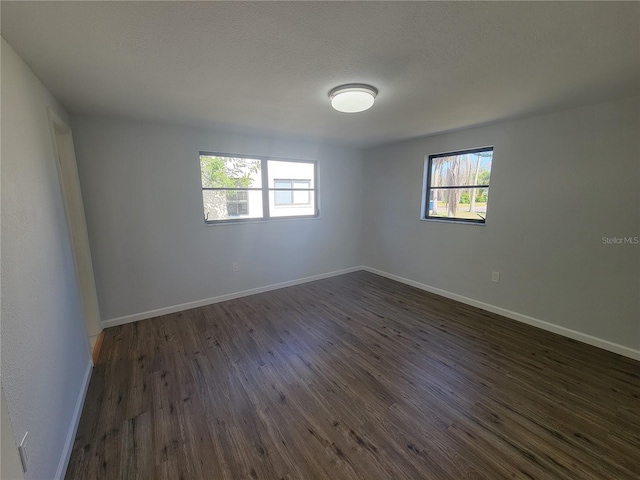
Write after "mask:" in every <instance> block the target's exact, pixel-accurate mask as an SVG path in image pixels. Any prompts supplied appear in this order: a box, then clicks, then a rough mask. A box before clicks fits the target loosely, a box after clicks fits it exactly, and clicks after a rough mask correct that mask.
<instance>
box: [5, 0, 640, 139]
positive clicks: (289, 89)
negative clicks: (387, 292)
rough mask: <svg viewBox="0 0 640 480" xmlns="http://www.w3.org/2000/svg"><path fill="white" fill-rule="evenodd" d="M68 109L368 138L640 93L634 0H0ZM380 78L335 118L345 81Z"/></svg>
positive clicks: (18, 37)
mask: <svg viewBox="0 0 640 480" xmlns="http://www.w3.org/2000/svg"><path fill="white" fill-rule="evenodd" d="M1 13H2V36H3V37H4V38H5V39H6V40H7V41H8V42H9V43H10V44H11V45H12V46H13V48H14V49H15V50H16V51H17V52H18V54H19V55H20V56H21V57H22V58H23V59H24V60H25V62H26V63H27V64H28V65H29V66H30V67H31V68H32V69H33V71H34V72H35V73H36V75H38V77H39V78H40V79H41V80H42V82H43V83H44V84H45V85H46V86H47V87H48V88H49V90H50V91H51V92H52V93H53V94H54V95H55V96H56V97H57V98H58V99H60V101H61V102H62V103H63V104H64V105H65V106H66V107H67V109H68V110H69V111H70V112H73V113H81V114H93V115H106V116H117V117H126V118H132V119H140V120H150V121H155V122H163V123H173V124H184V125H193V126H200V127H205V128H216V129H222V130H227V131H244V132H250V133H269V134H277V135H282V134H285V135H293V136H300V137H316V138H323V139H326V140H329V141H331V142H333V143H338V144H343V145H352V146H355V147H368V146H374V145H379V144H383V143H387V142H392V141H396V140H401V139H406V138H410V137H416V136H421V135H426V134H430V133H435V132H441V131H446V130H451V129H456V128H462V127H466V126H470V125H475V124H480V123H486V122H491V121H495V120H499V119H504V118H513V117H519V116H524V115H530V114H534V113H542V112H548V111H552V110H557V109H561V108H567V107H572V106H578V105H584V104H588V103H596V102H600V101H606V100H610V99H614V98H620V97H624V96H631V95H638V94H639V93H640V3H635V2H628V3H618V2H602V3H601V2H584V3H583V2H526V3H522V2H513V3H512V2H486V3H485V2H471V3H467V2H373V3H369V2H256V3H253V2H187V3H182V2H87V1H84V2H10V1H3V2H2V11H1ZM352 82H357V83H370V84H372V85H374V86H375V87H377V88H378V90H379V92H380V93H379V95H378V98H377V100H376V104H375V105H374V107H373V108H372V109H371V110H369V111H367V112H364V113H360V114H340V113H337V112H335V111H333V110H332V109H331V108H330V106H329V100H328V98H327V94H328V92H329V90H331V89H332V88H333V87H335V86H337V85H340V84H343V83H352Z"/></svg>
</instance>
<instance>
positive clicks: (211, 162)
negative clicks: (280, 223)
mask: <svg viewBox="0 0 640 480" xmlns="http://www.w3.org/2000/svg"><path fill="white" fill-rule="evenodd" d="M200 172H201V179H202V204H203V207H204V220H205V223H207V224H212V223H221V222H235V221H243V220H250V219H272V218H283V217H315V216H317V215H318V208H317V191H316V163H315V162H311V161H302V160H295V161H294V160H280V159H278V160H276V159H269V158H263V157H251V158H248V157H240V156H230V155H226V154H217V153H207V152H200Z"/></svg>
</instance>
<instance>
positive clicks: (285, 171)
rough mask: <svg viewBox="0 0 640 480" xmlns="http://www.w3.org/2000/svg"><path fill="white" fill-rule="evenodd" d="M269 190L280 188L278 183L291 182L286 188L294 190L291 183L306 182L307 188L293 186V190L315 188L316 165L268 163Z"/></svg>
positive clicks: (271, 161) (274, 161) (277, 161)
mask: <svg viewBox="0 0 640 480" xmlns="http://www.w3.org/2000/svg"><path fill="white" fill-rule="evenodd" d="M267 171H268V177H269V188H279V187H278V186H277V185H276V182H284V181H288V182H290V183H289V185H285V186H284V187H285V188H292V185H291V182H293V183H294V184H297V183H298V182H299V181H301V182H304V184H305V186H296V185H293V188H294V189H295V188H315V165H314V164H313V163H308V162H284V161H279V160H269V161H268V162H267Z"/></svg>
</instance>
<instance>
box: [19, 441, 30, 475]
mask: <svg viewBox="0 0 640 480" xmlns="http://www.w3.org/2000/svg"><path fill="white" fill-rule="evenodd" d="M27 435H29V432H26V433H25V434H24V437H22V441H21V442H20V445H18V452H19V453H20V461H21V462H22V471H23V472H26V471H27V462H28V460H29V454H28V452H29V449H28V444H27Z"/></svg>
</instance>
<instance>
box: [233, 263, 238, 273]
mask: <svg viewBox="0 0 640 480" xmlns="http://www.w3.org/2000/svg"><path fill="white" fill-rule="evenodd" d="M231 270H232V271H234V272H237V271H238V270H239V268H238V262H233V263H232V264H231Z"/></svg>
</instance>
